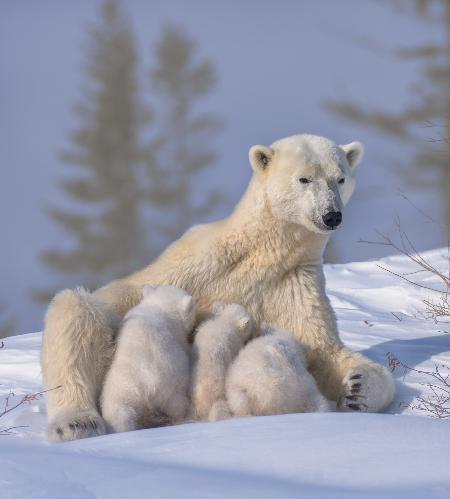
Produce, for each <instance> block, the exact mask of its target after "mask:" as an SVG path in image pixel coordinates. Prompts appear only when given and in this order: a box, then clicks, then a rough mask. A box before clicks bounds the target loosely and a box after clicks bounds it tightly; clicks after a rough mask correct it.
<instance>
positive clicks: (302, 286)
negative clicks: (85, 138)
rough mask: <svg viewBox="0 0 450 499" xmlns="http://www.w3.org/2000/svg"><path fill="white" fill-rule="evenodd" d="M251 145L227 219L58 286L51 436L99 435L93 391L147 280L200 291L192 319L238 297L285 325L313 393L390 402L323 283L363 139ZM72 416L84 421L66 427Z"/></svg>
mask: <svg viewBox="0 0 450 499" xmlns="http://www.w3.org/2000/svg"><path fill="white" fill-rule="evenodd" d="M249 156H250V163H251V165H252V167H253V170H254V174H253V177H252V179H251V181H250V184H249V186H248V188H247V191H246V192H245V194H244V195H243V197H242V199H241V201H240V202H239V203H238V205H237V206H236V208H235V210H234V211H233V213H232V214H231V215H230V216H229V217H228V218H226V219H224V220H221V221H219V222H215V223H211V224H207V225H200V226H196V227H194V228H192V229H190V230H189V231H187V232H186V233H185V234H184V235H183V236H182V237H181V238H180V239H179V240H177V241H175V242H174V243H173V244H172V245H171V246H169V247H168V248H167V249H166V250H165V251H164V252H163V253H162V254H161V256H160V257H159V258H158V259H156V261H154V262H153V263H151V264H150V265H149V266H148V267H146V268H145V269H143V270H141V271H139V272H136V273H135V274H132V275H130V276H128V277H125V278H123V279H119V280H117V281H113V282H111V283H110V284H108V285H107V286H105V287H103V288H100V289H99V290H97V291H95V292H94V293H93V294H92V295H91V294H88V293H87V292H85V291H77V290H75V291H70V290H66V291H63V292H61V293H59V294H58V295H56V297H55V298H54V300H53V301H52V303H51V304H50V306H49V309H48V312H47V317H46V324H45V332H44V340H43V356H42V370H43V376H44V383H45V388H47V389H50V388H54V387H57V386H61V388H60V389H58V390H53V391H51V392H48V393H47V409H48V416H49V437H50V438H51V439H53V440H67V439H74V438H81V437H86V436H90V435H92V434H95V432H94V431H93V430H92V428H91V426H90V425H89V424H88V423H90V422H91V421H94V422H96V424H97V430H96V432H97V433H98V432H99V431H100V430H101V429H102V428H101V425H102V420H101V417H100V416H99V413H98V397H99V393H100V389H101V384H102V380H103V377H104V375H105V373H106V369H107V366H108V363H109V362H110V359H111V353H110V352H111V348H110V347H111V344H112V343H113V338H112V333H113V331H114V328H115V327H117V321H118V318H121V317H123V316H124V315H125V314H126V312H127V311H128V310H129V309H130V308H132V307H133V306H135V305H136V304H137V303H138V302H139V301H140V299H141V296H142V288H143V286H144V285H145V284H146V283H151V284H152V285H154V286H160V285H164V284H165V285H167V284H171V285H175V286H178V287H180V288H183V289H185V290H186V291H187V292H188V293H189V294H191V295H193V296H194V298H195V300H196V303H197V307H198V315H197V321H199V320H201V319H202V318H204V317H205V316H207V315H208V314H209V313H210V312H211V307H212V304H213V303H214V302H216V301H219V302H224V303H239V304H241V305H242V306H244V307H245V308H247V309H248V310H249V312H250V313H251V314H252V316H253V317H254V319H255V320H256V321H257V322H260V321H266V322H268V323H270V324H273V325H275V326H277V327H279V328H280V329H283V330H286V331H292V333H293V334H294V336H295V337H296V338H298V339H299V340H300V341H301V342H302V343H305V344H306V345H307V346H308V347H309V351H308V354H307V356H308V365H309V366H310V372H311V374H312V375H313V376H314V378H315V380H316V382H317V384H318V386H319V388H320V390H321V392H322V393H323V394H324V396H325V397H327V398H328V399H331V400H335V401H337V404H338V408H340V409H341V410H344V411H353V410H357V411H381V410H383V409H384V408H385V407H386V406H387V405H388V404H389V403H390V402H391V401H392V398H393V393H394V385H393V380H392V376H391V374H390V372H389V371H388V370H387V369H385V368H384V367H382V366H381V365H379V364H376V363H374V362H372V361H370V360H369V359H367V358H366V357H364V356H363V355H361V354H359V353H355V352H352V351H351V350H349V349H348V348H346V347H345V346H344V345H343V344H342V342H341V340H340V339H339V335H338V331H337V325H336V318H335V315H334V313H333V310H332V308H331V305H330V302H329V300H328V298H327V296H326V293H325V280H324V274H323V268H322V255H323V250H324V248H325V245H326V243H327V240H328V237H329V235H330V233H331V232H332V231H333V230H334V229H336V227H337V225H338V222H340V220H338V217H337V215H338V214H339V216H340V217H341V218H342V217H343V219H344V221H345V213H344V214H343V212H344V206H345V205H346V203H347V202H348V200H349V199H350V197H351V195H352V192H353V189H354V186H355V170H356V166H357V165H358V163H359V161H360V159H361V157H362V146H361V144H359V143H357V142H353V143H351V144H347V145H344V146H338V145H336V144H335V143H333V142H332V141H330V140H328V139H325V138H323V137H317V136H312V135H296V136H293V137H288V138H286V139H281V140H279V141H277V142H275V143H274V144H272V145H271V146H270V147H267V146H253V147H252V148H251V149H250V154H249ZM330 214H331V215H333V216H331V218H330ZM330 220H331V221H332V222H330ZM355 380H357V381H358V382H357V383H355ZM355 384H357V385H359V386H357V387H355V386H354V385H355ZM356 390H357V391H356ZM349 397H352V398H349ZM75 421H76V422H77V423H78V424H79V427H80V428H81V430H76V431H75V430H74V428H75V427H74V422H75ZM61 431H62V434H60V432H61Z"/></svg>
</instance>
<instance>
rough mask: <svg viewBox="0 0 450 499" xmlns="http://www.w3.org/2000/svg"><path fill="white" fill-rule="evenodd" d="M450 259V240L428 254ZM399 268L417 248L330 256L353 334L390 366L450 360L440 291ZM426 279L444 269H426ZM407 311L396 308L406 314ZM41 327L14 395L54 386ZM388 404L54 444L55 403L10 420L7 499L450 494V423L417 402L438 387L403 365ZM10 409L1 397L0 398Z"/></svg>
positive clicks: (344, 323)
mask: <svg viewBox="0 0 450 499" xmlns="http://www.w3.org/2000/svg"><path fill="white" fill-rule="evenodd" d="M424 256H425V257H426V258H427V259H428V261H430V262H432V263H433V264H434V265H435V266H438V267H439V268H441V269H442V270H443V271H444V272H445V271H446V269H447V265H448V263H447V250H446V249H438V250H433V251H429V252H427V253H425V254H424ZM380 265H381V266H383V267H386V268H389V269H390V270H392V271H394V272H397V273H398V272H414V271H416V270H417V268H415V267H414V266H413V265H412V264H411V263H410V262H409V261H407V259H406V258H404V257H401V256H394V257H389V258H385V259H383V260H381V261H373V262H360V263H353V264H345V265H333V266H327V268H326V275H327V286H328V293H329V296H330V297H331V300H332V304H333V306H334V308H335V310H336V313H337V316H338V321H339V327H340V331H341V336H342V339H343V340H344V342H345V343H346V344H347V345H348V346H349V347H351V348H352V349H354V350H358V351H361V352H363V353H364V354H365V355H367V356H368V357H370V358H372V359H374V360H376V361H378V362H381V363H384V364H386V354H387V353H388V352H391V353H392V354H394V355H395V356H396V357H398V358H400V359H401V360H402V361H403V362H404V363H406V364H408V365H409V366H411V367H414V368H416V369H421V370H433V369H434V367H435V365H436V364H438V365H442V366H446V367H447V368H448V367H450V334H446V332H445V331H448V329H449V327H448V324H445V323H442V324H435V323H434V322H433V321H432V320H429V319H428V320H427V319H425V318H424V316H423V311H424V305H423V303H422V300H423V299H424V298H429V297H430V296H431V295H432V292H430V291H428V290H426V289H423V288H418V287H414V286H412V285H410V284H408V283H406V282H404V281H402V280H401V279H399V278H398V277H395V276H393V275H391V274H389V273H387V272H386V271H384V270H382V269H380V267H379V266H380ZM408 277H410V278H414V280H415V281H417V282H418V283H420V284H424V285H427V286H430V287H437V286H439V281H438V279H437V278H436V277H433V276H431V275H427V274H426V273H418V274H412V275H410V276H408ZM394 314H395V315H394ZM40 343H41V334H40V333H35V334H27V335H22V336H16V337H12V338H7V339H6V340H5V346H4V348H3V349H1V350H0V402H1V400H2V399H4V398H5V397H6V396H7V395H8V394H9V392H10V390H13V392H14V394H15V396H14V397H10V404H14V402H18V401H20V399H21V396H23V395H24V394H27V393H33V392H37V391H39V390H41V374H40V368H39V350H40ZM394 374H395V376H396V389H397V391H396V398H395V401H394V402H393V403H392V405H391V406H390V408H389V409H388V411H387V414H343V413H324V414H292V415H286V416H271V417H259V418H244V419H234V420H229V421H222V422H218V423H197V424H184V425H179V426H172V427H167V428H157V429H151V430H142V431H138V432H130V433H123V434H116V435H107V436H103V437H98V438H92V439H86V440H80V441H77V442H70V443H66V444H59V445H50V444H48V443H47V442H46V441H45V435H44V429H45V407H44V403H43V401H42V400H37V401H32V402H30V403H25V404H23V405H21V406H20V407H18V408H17V409H15V410H13V411H11V412H10V413H9V414H7V415H6V416H4V417H2V418H0V429H1V428H2V427H3V428H4V427H9V426H22V425H23V426H26V427H25V428H18V429H17V430H16V431H15V433H14V434H12V435H9V436H0V497H1V498H2V499H3V498H5V499H10V498H11V499H13V498H14V499H16V498H25V497H26V498H27V499H28V498H30V499H34V498H45V499H60V498H62V497H64V498H67V499H75V498H76V499H79V498H80V499H81V498H108V499H110V498H113V499H114V498H124V497H127V498H135V497H155V498H158V499H159V498H178V497H180V498H183V499H189V498H193V499H194V498H195V499H201V498H217V499H219V498H230V497H243V498H253V497H258V498H260V499H265V498H275V497H276V498H281V499H282V498H294V497H295V498H298V497H306V498H308V499H309V498H311V499H315V498H320V499H323V498H329V497H330V498H331V497H333V498H341V497H342V498H353V497H355V498H356V497H364V498H365V499H371V498H381V497H382V498H390V497H408V499H415V498H417V499H419V498H420V499H422V498H424V497H437V498H441V497H442V498H444V497H450V420H436V419H432V418H430V417H427V415H426V414H424V413H422V412H415V410H414V409H412V408H410V407H408V404H411V403H412V402H413V401H414V399H415V398H416V397H417V396H419V395H422V396H427V395H430V388H429V387H427V386H424V385H423V383H426V381H427V380H426V379H424V378H423V375H420V374H418V373H406V375H405V373H404V371H403V370H401V369H397V370H396V371H395V373H394ZM0 407H1V406H0Z"/></svg>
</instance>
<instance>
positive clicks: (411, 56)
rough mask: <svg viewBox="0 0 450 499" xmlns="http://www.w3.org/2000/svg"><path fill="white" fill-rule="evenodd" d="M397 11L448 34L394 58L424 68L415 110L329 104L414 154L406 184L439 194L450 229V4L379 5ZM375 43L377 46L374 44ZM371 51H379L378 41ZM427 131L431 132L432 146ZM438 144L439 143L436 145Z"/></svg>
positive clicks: (406, 0)
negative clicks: (411, 61) (391, 109)
mask: <svg viewBox="0 0 450 499" xmlns="http://www.w3.org/2000/svg"><path fill="white" fill-rule="evenodd" d="M378 2H379V3H383V4H387V5H389V6H391V7H394V8H397V9H399V10H400V11H401V13H402V14H412V15H414V16H415V17H416V18H417V19H419V20H421V21H422V22H424V23H428V24H430V25H431V26H435V27H436V29H439V30H440V31H442V33H443V34H444V37H443V40H442V42H439V43H436V42H423V43H418V44H417V45H416V46H415V47H400V48H396V49H393V50H392V51H393V53H394V55H395V56H396V57H398V58H399V59H401V60H417V61H420V62H421V64H422V78H421V79H420V80H419V81H417V82H416V83H415V84H414V86H413V88H412V89H411V94H412V95H411V97H412V99H411V104H410V105H409V106H408V107H406V108H405V109H404V110H402V111H401V112H399V113H396V112H391V111H389V110H382V111H378V110H376V109H371V108H370V107H368V106H364V105H359V104H357V103H355V102H353V101H351V100H345V101H336V102H328V103H327V104H326V106H327V107H328V108H329V109H331V110H332V111H333V112H335V113H337V114H339V115H341V116H343V117H344V118H347V119H348V120H351V121H353V122H355V123H358V124H362V125H366V126H370V127H373V128H374V129H377V130H380V131H382V132H384V133H386V134H388V135H389V136H391V137H393V138H395V139H397V140H402V141H404V142H405V143H408V144H411V145H412V146H413V147H414V148H415V151H416V152H415V157H414V160H413V162H412V163H408V164H407V165H406V164H403V165H400V168H399V171H400V173H401V174H404V175H405V178H406V179H407V181H408V182H409V183H410V184H411V185H413V186H415V187H419V188H420V189H433V190H435V192H438V193H440V201H441V202H442V205H443V210H444V213H443V220H444V223H445V224H447V225H448V224H449V223H450V196H449V189H450V164H449V163H450V159H449V147H448V145H449V137H450V131H449V125H450V122H449V120H450V91H449V83H450V0H378ZM371 42H373V40H372V41H371ZM375 42H376V43H375V44H373V43H371V45H375V46H378V45H379V41H378V40H376V41H375ZM424 127H430V129H429V130H428V132H429V133H428V136H429V139H428V141H429V142H431V144H427V143H426V140H424V137H423V135H424ZM436 142H437V143H436Z"/></svg>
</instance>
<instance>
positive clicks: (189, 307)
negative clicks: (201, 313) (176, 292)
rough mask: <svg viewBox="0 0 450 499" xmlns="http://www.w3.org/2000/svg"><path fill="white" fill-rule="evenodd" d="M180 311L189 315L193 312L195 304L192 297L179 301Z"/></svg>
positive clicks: (185, 297)
mask: <svg viewBox="0 0 450 499" xmlns="http://www.w3.org/2000/svg"><path fill="white" fill-rule="evenodd" d="M180 306H181V311H182V312H183V313H185V314H190V313H192V312H193V311H194V308H195V302H194V298H193V297H192V296H184V297H183V298H182V299H181V304H180Z"/></svg>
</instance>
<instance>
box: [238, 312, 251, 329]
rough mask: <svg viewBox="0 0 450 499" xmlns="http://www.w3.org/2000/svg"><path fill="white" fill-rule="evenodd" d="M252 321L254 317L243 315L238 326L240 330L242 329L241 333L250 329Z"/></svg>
mask: <svg viewBox="0 0 450 499" xmlns="http://www.w3.org/2000/svg"><path fill="white" fill-rule="evenodd" d="M251 322H252V319H251V317H250V316H247V317H241V318H240V319H239V320H238V322H237V324H236V327H237V329H238V331H240V332H241V333H244V332H246V331H247V330H248V329H249V327H250V323H251Z"/></svg>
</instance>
